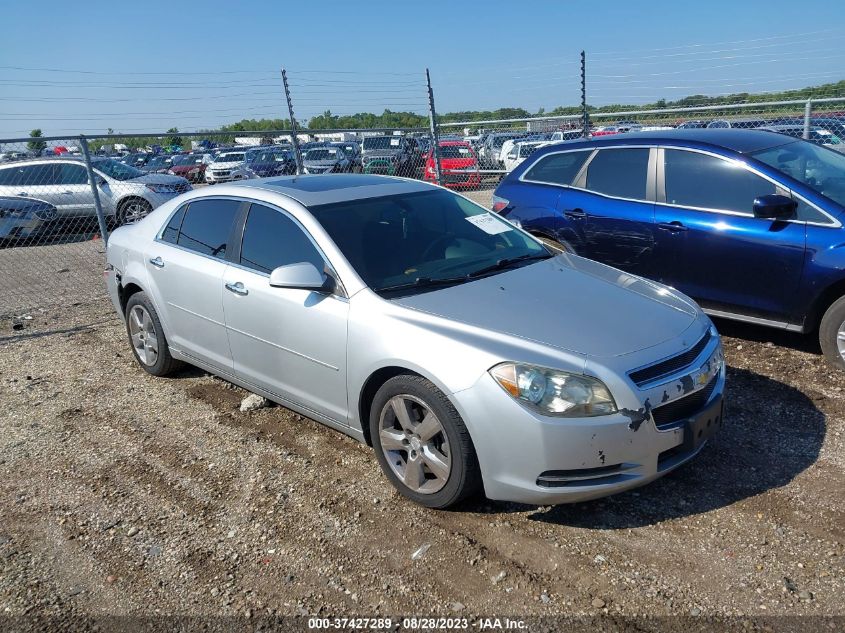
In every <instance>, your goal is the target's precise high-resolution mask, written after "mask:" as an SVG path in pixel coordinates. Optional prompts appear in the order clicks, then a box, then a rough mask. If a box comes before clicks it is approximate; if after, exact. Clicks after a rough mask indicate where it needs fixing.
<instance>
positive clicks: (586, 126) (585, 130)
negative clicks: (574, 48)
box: [581, 51, 590, 138]
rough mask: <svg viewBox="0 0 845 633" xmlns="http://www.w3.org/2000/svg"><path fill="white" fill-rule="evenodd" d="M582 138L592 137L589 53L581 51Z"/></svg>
mask: <svg viewBox="0 0 845 633" xmlns="http://www.w3.org/2000/svg"><path fill="white" fill-rule="evenodd" d="M581 117H582V121H581V136H582V137H584V138H589V136H590V115H589V113H588V112H587V53H586V52H584V51H581Z"/></svg>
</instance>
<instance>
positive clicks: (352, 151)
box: [330, 141, 364, 174]
mask: <svg viewBox="0 0 845 633" xmlns="http://www.w3.org/2000/svg"><path fill="white" fill-rule="evenodd" d="M330 147H339V148H340V149H341V150H342V151H343V154H344V155H345V156H346V158H347V160H348V161H349V163H350V165H351V167H350V169H349V171H351V172H354V173H356V174H360V173H361V172H362V171H363V170H364V165H363V163H362V162H361V146H360V145H359V144H358V143H357V142H355V141H338V142H336V143H331V144H330Z"/></svg>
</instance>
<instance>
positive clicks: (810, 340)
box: [713, 317, 822, 355]
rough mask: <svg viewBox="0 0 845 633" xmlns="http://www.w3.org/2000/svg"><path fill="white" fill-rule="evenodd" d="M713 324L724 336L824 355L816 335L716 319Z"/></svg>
mask: <svg viewBox="0 0 845 633" xmlns="http://www.w3.org/2000/svg"><path fill="white" fill-rule="evenodd" d="M713 322H714V323H715V324H716V329H717V330H719V334H721V335H722V336H728V337H731V338H738V339H744V340H746V341H753V342H755V343H773V344H775V345H777V346H778V347H788V348H789V349H794V350H797V351H799V352H806V353H808V354H819V355H820V354H821V353H822V351H821V348H820V347H819V338H818V336H817V335H816V334H815V333H813V334H801V333H800V332H789V331H787V330H779V329H777V328H771V327H764V326H762V325H754V324H752V323H743V322H742V321H730V320H728V319H718V318H715V317H714V318H713Z"/></svg>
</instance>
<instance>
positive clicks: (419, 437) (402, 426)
mask: <svg viewBox="0 0 845 633" xmlns="http://www.w3.org/2000/svg"><path fill="white" fill-rule="evenodd" d="M379 441H380V444H381V450H382V452H383V453H384V456H385V459H386V460H387V463H388V464H389V465H390V468H391V470H392V471H393V473H394V474H395V475H396V476H397V477H398V478H399V480H400V481H401V482H402V483H403V484H405V486H407V487H408V488H409V489H410V490H412V491H413V492H416V493H420V494H433V493H435V492H437V491H439V490H440V489H442V488H443V486H445V485H446V482H447V481H448V480H449V474H450V472H451V470H452V452H451V448H450V446H449V439H448V438H447V436H446V431H445V429H444V428H443V424H442V423H441V422H440V420H439V419H438V418H437V416H436V415H435V414H434V412H433V411H432V410H431V409H430V408H429V406H428V405H426V404H425V402H423V401H422V400H420V399H419V398H417V397H415V396H412V395H409V394H400V395H397V396H394V397H392V398H391V399H390V400H388V401H387V404H385V405H384V408H383V409H382V411H381V416H380V418H379Z"/></svg>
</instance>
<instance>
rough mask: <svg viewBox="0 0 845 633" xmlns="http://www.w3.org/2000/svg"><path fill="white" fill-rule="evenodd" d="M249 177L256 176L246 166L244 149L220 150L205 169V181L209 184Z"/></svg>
mask: <svg viewBox="0 0 845 633" xmlns="http://www.w3.org/2000/svg"><path fill="white" fill-rule="evenodd" d="M249 178H257V176H256V175H255V173H253V171H252V170H251V169H250V168H249V167H247V164H246V152H245V151H234V152H221V153H220V154H218V155H217V158H215V159H214V162H213V163H211V164H210V165H209V166H208V167H207V168H206V170H205V181H206V182H207V183H208V184H209V185H213V184H216V183H218V182H231V181H233V180H248V179H249Z"/></svg>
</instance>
